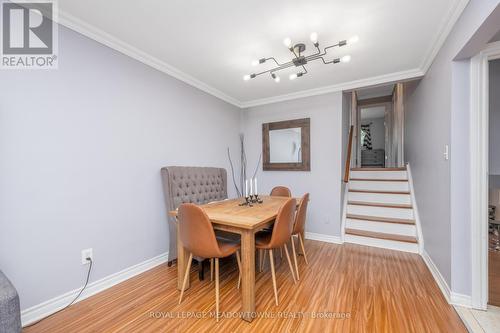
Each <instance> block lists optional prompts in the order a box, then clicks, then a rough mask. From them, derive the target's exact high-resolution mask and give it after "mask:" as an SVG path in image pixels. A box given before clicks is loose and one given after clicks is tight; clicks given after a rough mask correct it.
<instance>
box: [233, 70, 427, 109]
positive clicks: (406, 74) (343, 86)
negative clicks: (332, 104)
mask: <svg viewBox="0 0 500 333" xmlns="http://www.w3.org/2000/svg"><path fill="white" fill-rule="evenodd" d="M424 74H425V73H424V72H422V70H420V68H415V69H411V70H407V71H401V72H396V73H390V74H384V75H379V76H373V77H369V78H366V79H360V80H355V81H350V82H344V83H339V84H334V85H331V86H325V87H320V88H314V89H309V90H302V91H298V92H295V93H291V94H285V95H279V96H273V97H269V98H262V99H256V100H252V101H248V102H241V107H242V108H250V107H254V106H260V105H265V104H271V103H277V102H283V101H289V100H293V99H298V98H304V97H310V96H317V95H323V94H328V93H332V92H338V91H344V90H353V89H358V88H362V87H367V86H375V85H380V84H386V83H392V82H398V81H405V80H411V79H416V78H420V77H422V76H424Z"/></svg>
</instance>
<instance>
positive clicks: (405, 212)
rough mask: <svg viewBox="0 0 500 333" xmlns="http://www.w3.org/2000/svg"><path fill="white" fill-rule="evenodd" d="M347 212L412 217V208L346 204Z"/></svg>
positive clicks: (403, 217) (402, 217)
mask: <svg viewBox="0 0 500 333" xmlns="http://www.w3.org/2000/svg"><path fill="white" fill-rule="evenodd" d="M347 214H355V215H368V216H377V217H390V218H398V219H414V216H413V209H405V208H389V207H373V206H360V205H347Z"/></svg>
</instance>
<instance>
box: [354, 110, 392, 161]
mask: <svg viewBox="0 0 500 333" xmlns="http://www.w3.org/2000/svg"><path fill="white" fill-rule="evenodd" d="M388 113H389V110H387V106H386V105H379V106H367V107H361V108H360V119H361V124H360V133H359V137H360V145H361V167H362V168H364V167H368V168H370V167H371V168H373V167H378V168H384V167H385V160H386V154H385V152H386V146H387V128H386V121H385V120H386V116H387V114H388Z"/></svg>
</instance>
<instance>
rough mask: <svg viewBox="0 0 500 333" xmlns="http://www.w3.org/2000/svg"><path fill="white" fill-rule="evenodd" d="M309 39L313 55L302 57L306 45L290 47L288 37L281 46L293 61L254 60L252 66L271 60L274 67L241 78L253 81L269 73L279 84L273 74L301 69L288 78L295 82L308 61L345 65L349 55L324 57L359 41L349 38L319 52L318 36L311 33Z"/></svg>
mask: <svg viewBox="0 0 500 333" xmlns="http://www.w3.org/2000/svg"><path fill="white" fill-rule="evenodd" d="M310 39H311V42H312V43H313V45H314V47H315V48H316V50H317V51H316V52H315V53H313V54H311V55H308V56H305V55H303V53H304V51H305V50H306V45H305V44H304V43H298V44H295V45H293V46H292V40H291V39H290V38H289V37H287V38H285V39H284V40H283V44H284V45H285V46H286V47H287V48H288V49H289V50H290V52H292V53H293V59H292V60H291V61H288V62H286V63H283V64H281V63H279V62H278V61H277V60H276V59H275V58H274V57H269V58H261V59H259V60H254V61H252V65H253V66H257V65H259V64H263V63H265V62H266V61H267V60H272V61H273V62H274V63H275V64H276V67H274V68H271V69H268V70H266V71H262V72H260V73H253V74H250V75H245V76H244V77H243V79H244V80H245V81H248V80H250V79H253V78H255V77H257V76H259V75H262V74H266V73H271V77H272V78H273V80H274V81H276V82H280V78H279V76H277V75H276V74H275V73H274V72H276V71H280V70H282V69H285V68H289V67H292V66H295V67H302V70H301V71H300V72H297V73H293V74H291V75H290V76H289V79H290V80H295V79H296V78H298V77H301V76H303V75H304V74H307V69H306V67H305V65H306V64H307V63H308V62H310V61H314V60H319V59H321V60H322V61H323V63H324V64H325V65H328V64H338V63H339V62H343V63H347V62H349V61H351V56H350V55H345V56H343V57H342V58H334V59H332V60H330V61H326V60H325V58H324V56H326V54H327V50H329V49H331V48H334V47H342V46H346V45H347V44H353V43H356V42H357V41H359V37H358V36H354V37H351V38H349V40H345V39H344V40H341V41H339V42H338V43H337V44H334V45H330V46H326V47H324V48H323V51H321V49H320V47H319V42H318V34H317V33H316V32H313V33H311V36H310Z"/></svg>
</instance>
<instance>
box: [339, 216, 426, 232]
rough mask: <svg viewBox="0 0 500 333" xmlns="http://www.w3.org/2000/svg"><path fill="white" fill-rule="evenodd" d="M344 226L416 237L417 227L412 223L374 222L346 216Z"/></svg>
mask: <svg viewBox="0 0 500 333" xmlns="http://www.w3.org/2000/svg"><path fill="white" fill-rule="evenodd" d="M346 228H349V229H357V230H365V231H374V232H383V233H386V234H393V235H401V236H413V237H417V229H416V227H415V225H414V224H401V223H387V222H375V221H365V220H356V219H349V218H348V219H347V220H346Z"/></svg>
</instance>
